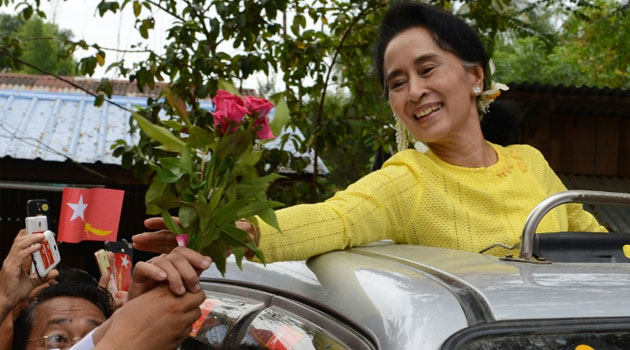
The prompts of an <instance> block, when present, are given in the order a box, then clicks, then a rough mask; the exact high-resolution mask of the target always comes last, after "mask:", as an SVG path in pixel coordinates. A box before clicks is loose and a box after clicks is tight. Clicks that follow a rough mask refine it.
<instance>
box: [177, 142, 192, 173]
mask: <svg viewBox="0 0 630 350" xmlns="http://www.w3.org/2000/svg"><path fill="white" fill-rule="evenodd" d="M179 168H180V169H181V170H182V171H183V172H185V173H186V174H192V173H193V161H192V153H191V152H190V148H188V147H186V148H184V152H183V153H182V157H181V160H180V166H179Z"/></svg>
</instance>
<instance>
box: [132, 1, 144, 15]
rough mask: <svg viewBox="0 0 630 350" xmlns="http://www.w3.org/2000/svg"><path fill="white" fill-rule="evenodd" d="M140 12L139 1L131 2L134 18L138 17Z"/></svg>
mask: <svg viewBox="0 0 630 350" xmlns="http://www.w3.org/2000/svg"><path fill="white" fill-rule="evenodd" d="M141 11H142V6H141V5H140V2H139V1H134V2H133V14H134V16H136V17H138V16H140V12H141Z"/></svg>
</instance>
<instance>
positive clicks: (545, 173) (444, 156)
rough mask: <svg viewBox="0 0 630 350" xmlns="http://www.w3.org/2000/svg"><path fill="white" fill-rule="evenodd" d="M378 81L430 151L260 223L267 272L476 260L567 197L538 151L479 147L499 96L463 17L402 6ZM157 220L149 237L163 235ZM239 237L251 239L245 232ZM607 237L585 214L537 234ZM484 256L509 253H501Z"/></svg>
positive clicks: (407, 154) (391, 20) (557, 217)
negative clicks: (404, 249) (485, 116)
mask: <svg viewBox="0 0 630 350" xmlns="http://www.w3.org/2000/svg"><path fill="white" fill-rule="evenodd" d="M375 59H376V68H377V73H378V77H379V79H380V81H381V83H382V85H383V87H384V93H385V96H386V97H387V98H388V100H389V104H390V106H391V108H392V110H393V112H394V115H395V118H396V121H397V126H398V128H399V140H398V141H399V148H406V146H407V145H408V142H407V141H406V140H405V139H406V136H407V135H408V134H410V135H411V136H412V137H413V138H415V139H417V140H420V141H423V142H424V143H425V144H426V145H427V146H428V151H427V152H425V153H421V152H419V151H416V150H403V151H401V152H398V153H397V154H395V155H394V156H393V157H392V158H390V159H389V160H388V161H387V162H386V163H385V164H384V165H383V167H382V169H380V170H378V171H375V172H373V173H371V174H369V175H367V176H365V177H364V178H362V179H360V180H359V181H357V182H356V183H354V184H352V185H351V186H349V187H348V188H347V189H346V190H344V191H340V192H338V193H337V194H336V195H335V196H334V197H332V198H330V199H328V200H327V201H325V202H323V203H318V204H304V205H296V206H293V207H289V208H286V209H282V210H278V211H277V212H276V215H277V217H278V222H279V224H280V227H281V229H282V233H279V232H277V231H276V230H274V229H273V228H272V227H270V226H269V225H266V224H265V223H264V222H262V220H259V222H260V225H261V226H260V236H259V237H256V238H259V245H260V248H261V249H262V251H263V252H264V254H265V258H266V260H267V262H273V261H281V260H301V259H306V258H308V257H311V256H314V255H317V254H321V253H325V252H328V251H332V250H339V249H346V248H349V247H353V246H357V245H361V244H366V243H370V242H374V241H377V240H381V239H392V240H394V241H395V242H397V243H407V244H419V245H427V246H435V247H444V248H452V249H460V250H466V251H471V252H479V251H481V250H482V249H484V248H487V247H488V246H490V245H492V244H494V243H503V244H505V245H508V246H513V245H514V244H515V243H517V242H519V241H520V235H521V232H522V228H523V225H524V223H525V219H526V218H527V215H528V214H529V212H530V211H531V210H532V209H533V208H534V207H535V206H536V204H538V203H539V202H540V201H541V200H543V199H544V198H546V197H547V196H549V195H551V194H553V193H557V192H560V191H563V190H565V189H566V188H565V187H564V185H563V184H562V182H561V181H560V180H559V179H558V177H557V176H556V175H555V173H554V172H553V170H552V169H551V168H550V167H549V165H548V164H547V162H546V161H545V159H544V158H543V156H542V155H541V154H540V152H538V151H537V150H536V149H534V148H532V147H530V146H526V145H513V146H508V147H502V146H499V145H495V144H492V143H490V142H488V141H486V140H485V139H484V136H483V134H482V131H481V127H480V119H481V117H482V113H483V112H485V110H486V109H487V106H488V104H489V102H491V99H492V98H494V97H496V95H498V93H499V91H498V90H496V89H493V88H495V87H496V85H494V84H493V83H491V82H490V79H487V77H486V75H485V72H486V71H488V70H487V69H486V68H487V67H488V58H487V54H486V52H485V50H484V48H483V45H482V44H481V41H480V40H479V37H478V36H477V34H476V33H475V32H474V31H473V30H472V28H470V27H469V26H468V25H467V24H466V23H465V22H464V21H463V20H461V19H460V18H458V17H456V16H454V15H452V14H450V13H447V12H445V11H443V10H441V9H438V8H436V7H433V6H430V5H425V4H420V3H413V2H403V3H397V4H396V5H393V6H392V7H391V8H390V9H389V10H388V12H387V13H386V14H385V17H384V19H383V22H382V24H381V28H380V38H379V41H378V43H377V45H376V47H375ZM160 221H161V219H157V220H149V221H148V222H147V224H148V227H150V228H163V227H162V226H161V222H160ZM239 227H240V228H243V229H245V230H246V231H248V232H250V233H251V234H252V236H256V235H255V231H254V228H253V227H252V226H251V225H250V224H248V223H239ZM550 231H605V229H604V228H603V227H602V226H600V225H599V224H598V223H597V221H596V220H595V218H593V216H592V215H591V214H589V213H588V212H586V211H584V210H583V208H582V206H581V205H577V204H570V205H565V206H561V207H557V208H555V209H554V210H552V211H551V212H550V213H549V214H548V215H547V216H546V217H545V218H544V219H543V221H542V222H541V223H540V225H539V232H550ZM172 237H173V236H172V235H170V236H168V237H167V236H164V237H162V238H159V237H158V235H155V234H150V233H145V234H141V235H137V236H135V237H134V243H135V244H136V247H137V248H139V249H147V248H151V249H150V250H159V249H156V246H157V245H158V243H159V242H160V239H162V242H164V247H166V248H165V250H167V249H168V247H169V246H171V245H173V244H174V239H173V238H172ZM488 253H490V254H497V255H499V254H505V253H506V251H505V250H504V249H502V248H496V249H491V250H489V251H488Z"/></svg>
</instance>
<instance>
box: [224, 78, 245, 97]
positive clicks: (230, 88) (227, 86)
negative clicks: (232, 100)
mask: <svg viewBox="0 0 630 350" xmlns="http://www.w3.org/2000/svg"><path fill="white" fill-rule="evenodd" d="M219 89H221V90H225V91H227V92H229V93H231V94H232V95H237V96H241V97H243V96H242V95H241V94H240V93H239V92H238V90H237V89H236V88H235V87H234V85H232V83H230V82H227V81H225V80H223V79H220V80H219Z"/></svg>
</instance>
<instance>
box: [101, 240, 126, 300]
mask: <svg viewBox="0 0 630 350" xmlns="http://www.w3.org/2000/svg"><path fill="white" fill-rule="evenodd" d="M105 254H106V255H107V260H108V261H109V267H108V268H107V270H105V271H103V273H102V274H101V278H100V279H99V280H98V285H99V287H101V288H103V289H105V290H108V291H109V292H110V293H111V292H112V290H111V289H109V286H110V284H111V283H116V281H115V280H114V278H113V277H112V266H114V262H115V261H114V259H115V258H114V252H106V253H105ZM113 294H114V295H112V297H113V298H114V307H115V308H116V310H118V309H119V308H120V307H122V306H123V305H125V303H126V302H127V292H125V291H117V292H116V293H113Z"/></svg>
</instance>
